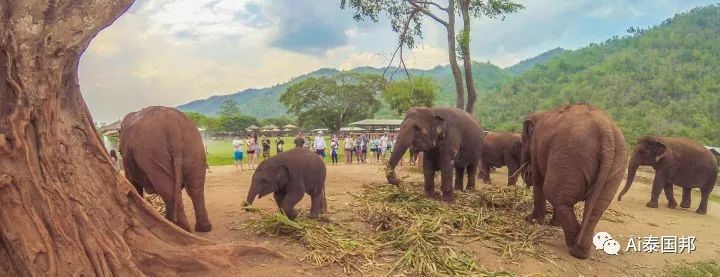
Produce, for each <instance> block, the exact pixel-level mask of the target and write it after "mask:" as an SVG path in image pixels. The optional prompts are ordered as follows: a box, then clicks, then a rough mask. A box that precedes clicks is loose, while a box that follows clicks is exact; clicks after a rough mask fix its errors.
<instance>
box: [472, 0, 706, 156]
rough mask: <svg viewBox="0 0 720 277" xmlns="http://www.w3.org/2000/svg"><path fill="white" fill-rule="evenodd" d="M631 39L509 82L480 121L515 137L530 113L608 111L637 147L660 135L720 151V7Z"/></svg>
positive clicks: (483, 107)
mask: <svg viewBox="0 0 720 277" xmlns="http://www.w3.org/2000/svg"><path fill="white" fill-rule="evenodd" d="M629 33H630V34H629V35H628V36H625V37H622V38H620V37H613V38H611V39H609V40H607V41H605V42H603V43H600V44H591V45H589V46H587V47H585V48H582V49H578V50H574V51H566V52H564V53H562V54H559V55H557V56H555V57H553V58H551V59H550V60H549V61H547V63H546V64H544V65H539V66H536V67H534V68H533V69H531V70H529V71H527V72H525V73H523V74H522V75H520V76H518V77H517V78H514V79H512V80H509V81H506V82H504V83H503V84H502V85H501V86H500V88H499V89H498V91H497V92H496V93H489V94H484V95H482V96H481V100H480V101H478V107H477V109H476V111H478V115H479V118H481V120H482V121H483V123H484V125H485V126H487V127H488V128H489V129H496V130H515V131H517V130H519V129H520V126H521V124H522V118H523V117H524V115H526V114H528V113H530V112H533V111H536V110H544V109H550V108H553V107H556V106H559V105H562V104H566V103H575V102H584V103H590V104H593V105H596V106H599V107H601V108H603V109H605V110H606V111H608V112H609V113H610V114H611V115H612V117H613V118H614V119H615V120H616V121H617V122H618V123H619V125H620V126H621V128H622V129H623V130H624V133H625V138H626V139H627V140H628V143H631V144H632V143H634V140H635V139H636V138H637V137H638V136H641V135H645V134H656V135H673V136H674V135H679V136H688V137H691V138H695V139H697V140H699V141H701V142H702V143H705V144H712V145H720V6H718V5H711V6H707V7H701V8H695V9H693V10H691V11H689V12H687V13H682V14H678V15H676V16H675V17H674V18H672V19H668V20H666V21H664V22H662V23H661V24H659V25H657V26H655V27H652V28H650V29H647V30H638V29H636V28H630V30H629Z"/></svg>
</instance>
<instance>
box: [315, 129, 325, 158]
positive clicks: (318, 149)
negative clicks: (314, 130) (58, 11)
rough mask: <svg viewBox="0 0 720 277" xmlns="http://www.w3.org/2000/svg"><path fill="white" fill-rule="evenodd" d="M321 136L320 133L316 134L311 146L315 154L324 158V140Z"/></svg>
mask: <svg viewBox="0 0 720 277" xmlns="http://www.w3.org/2000/svg"><path fill="white" fill-rule="evenodd" d="M322 134H323V133H322V131H320V132H318V135H317V136H316V137H315V142H314V143H313V146H314V147H315V153H317V154H318V155H320V156H321V157H323V158H325V138H323V136H322Z"/></svg>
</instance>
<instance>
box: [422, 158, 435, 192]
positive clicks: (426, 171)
mask: <svg viewBox="0 0 720 277" xmlns="http://www.w3.org/2000/svg"><path fill="white" fill-rule="evenodd" d="M423 156H424V161H423V175H424V178H425V180H424V181H425V184H424V186H425V195H427V196H428V197H432V198H436V197H437V196H438V194H437V192H435V163H434V162H433V161H432V160H430V159H429V158H428V156H430V155H423Z"/></svg>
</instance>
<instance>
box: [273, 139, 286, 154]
mask: <svg viewBox="0 0 720 277" xmlns="http://www.w3.org/2000/svg"><path fill="white" fill-rule="evenodd" d="M283 146H285V142H284V141H283V139H282V137H280V136H278V137H277V139H276V140H275V149H276V150H277V153H278V154H280V153H282V152H283Z"/></svg>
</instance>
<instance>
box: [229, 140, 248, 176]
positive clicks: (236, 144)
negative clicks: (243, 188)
mask: <svg viewBox="0 0 720 277" xmlns="http://www.w3.org/2000/svg"><path fill="white" fill-rule="evenodd" d="M243 144H245V143H244V142H243V141H242V140H241V139H240V137H239V136H235V139H234V140H233V141H232V145H233V150H234V151H233V158H234V160H235V170H236V171H237V170H238V165H240V170H245V169H243V164H242V161H243Z"/></svg>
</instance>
